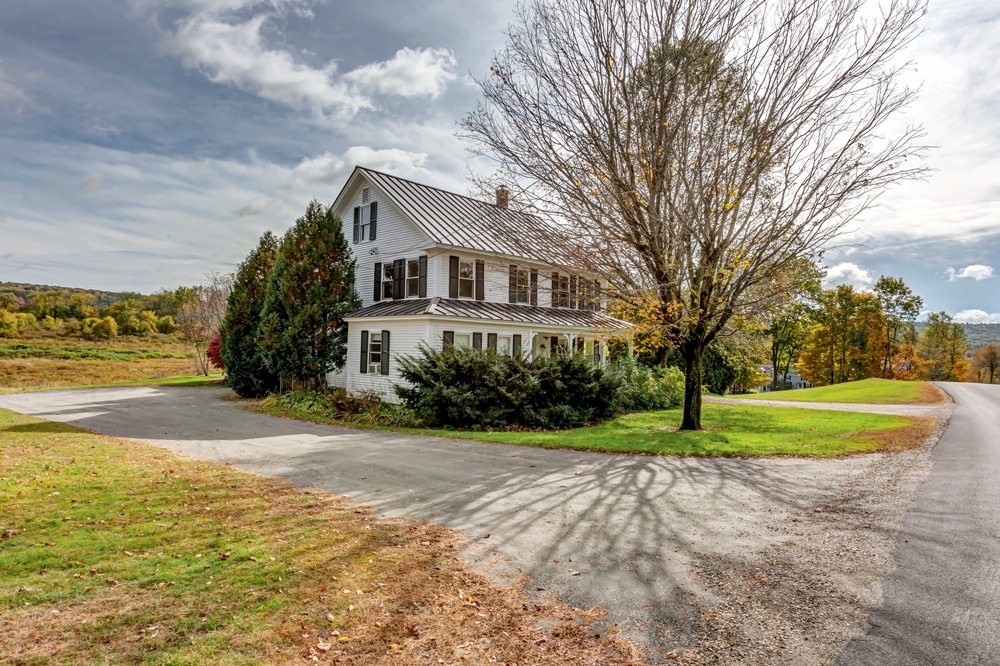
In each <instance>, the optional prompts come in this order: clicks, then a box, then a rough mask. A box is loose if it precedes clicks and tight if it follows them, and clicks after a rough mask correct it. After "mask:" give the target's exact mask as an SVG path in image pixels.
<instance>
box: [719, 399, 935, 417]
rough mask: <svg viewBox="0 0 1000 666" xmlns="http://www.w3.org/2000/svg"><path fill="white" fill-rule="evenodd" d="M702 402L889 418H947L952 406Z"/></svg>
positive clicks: (755, 401)
mask: <svg viewBox="0 0 1000 666" xmlns="http://www.w3.org/2000/svg"><path fill="white" fill-rule="evenodd" d="M702 401H704V402H717V403H722V404H725V405H760V406H763V407H789V408H792V407H798V408H800V409H823V410H828V411H833V412H865V413H867V414H888V415H890V416H937V417H939V418H948V417H949V416H950V415H951V412H952V410H953V409H954V405H953V404H952V402H951V401H950V400H949V401H948V402H946V403H943V404H940V405H912V404H906V403H903V404H887V405H873V404H867V403H857V402H797V401H795V400H758V399H756V398H755V399H753V400H748V399H743V398H722V397H718V396H703V397H702Z"/></svg>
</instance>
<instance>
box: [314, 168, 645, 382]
mask: <svg viewBox="0 0 1000 666" xmlns="http://www.w3.org/2000/svg"><path fill="white" fill-rule="evenodd" d="M334 212H335V214H337V215H338V216H339V217H340V218H341V219H342V220H344V223H345V227H347V226H350V228H349V229H348V230H347V233H348V236H349V238H351V240H352V242H353V245H352V249H353V251H354V255H355V257H356V259H357V267H356V272H355V276H356V277H355V280H356V283H355V288H356V290H357V292H358V294H359V295H360V297H361V299H362V301H363V306H362V308H361V309H360V310H358V311H356V312H353V313H351V314H350V315H348V316H347V317H346V320H347V323H348V335H347V340H348V341H347V349H348V352H347V364H346V366H345V368H344V369H343V370H342V371H340V372H332V373H330V374H329V375H328V376H327V381H328V383H329V385H331V386H336V387H342V388H345V389H347V390H348V391H349V392H355V391H374V392H376V393H379V394H381V395H382V397H383V399H385V400H387V401H395V400H396V397H395V393H394V392H393V391H392V386H393V385H394V384H395V383H397V382H398V381H400V377H399V374H398V363H397V362H396V359H397V358H398V357H399V356H403V355H415V354H417V352H418V350H419V347H420V345H426V346H429V347H440V346H441V345H449V344H450V345H456V346H460V347H472V348H475V349H483V348H490V349H494V350H496V352H497V353H498V354H521V355H525V356H527V357H534V356H538V355H547V354H552V353H565V352H569V351H570V350H572V351H574V352H580V353H584V354H586V355H587V356H589V357H590V358H591V359H592V360H593V362H594V363H596V364H603V363H604V361H605V356H606V346H605V340H606V337H607V336H608V335H614V334H620V333H621V332H623V331H624V330H625V329H627V328H628V327H629V326H630V324H628V323H626V322H624V321H621V320H619V319H615V318H613V317H610V316H608V315H607V314H605V313H604V305H605V302H604V301H605V297H604V294H605V287H606V285H604V284H602V283H601V282H600V281H599V280H597V279H595V278H593V277H589V276H587V275H585V274H582V273H580V272H573V271H566V270H565V269H560V268H556V267H555V265H554V263H555V262H554V261H553V259H554V258H555V257H557V256H560V255H559V249H558V248H557V247H555V246H554V245H553V244H552V242H551V240H550V239H549V238H547V235H546V233H545V229H544V227H543V225H542V223H541V222H540V221H539V220H538V219H537V218H535V217H533V216H530V215H525V214H522V213H517V212H515V211H512V210H509V209H508V208H507V191H506V190H505V189H500V190H498V191H497V200H496V202H495V203H486V202H483V201H478V200H476V199H472V198H470V197H466V196H462V195H459V194H454V193H452V192H446V191H444V190H440V189H438V188H435V187H430V186H428V185H421V184H419V183H414V182H412V181H409V180H405V179H402V178H397V177H395V176H391V175H389V174H385V173H380V172H378V171H373V170H371V169H365V168H362V167H356V168H355V169H354V172H353V173H352V174H351V176H350V178H349V179H348V180H347V184H346V185H344V188H343V190H341V192H340V194H339V195H338V196H337V199H336V200H335V201H334ZM525 248H530V249H527V250H526V249H525ZM546 258H548V260H547V259H546ZM559 265H565V264H564V262H559Z"/></svg>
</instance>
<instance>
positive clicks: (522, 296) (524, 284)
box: [514, 268, 531, 305]
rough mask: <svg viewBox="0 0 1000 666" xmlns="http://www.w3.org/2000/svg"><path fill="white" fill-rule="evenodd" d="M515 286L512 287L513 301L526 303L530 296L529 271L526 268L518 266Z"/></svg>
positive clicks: (528, 301)
mask: <svg viewBox="0 0 1000 666" xmlns="http://www.w3.org/2000/svg"><path fill="white" fill-rule="evenodd" d="M516 270H517V276H516V278H515V280H516V286H515V289H514V302H515V303H523V304H525V305H527V304H528V303H530V298H531V271H530V270H528V269H527V268H518V269H516Z"/></svg>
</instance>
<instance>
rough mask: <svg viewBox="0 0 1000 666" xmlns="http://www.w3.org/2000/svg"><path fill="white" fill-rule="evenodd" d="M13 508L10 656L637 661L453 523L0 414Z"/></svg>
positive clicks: (2, 650) (6, 629) (2, 499)
mask: <svg viewBox="0 0 1000 666" xmlns="http://www.w3.org/2000/svg"><path fill="white" fill-rule="evenodd" d="M0 507H2V513H0V661H2V662H3V663H10V664H41V663H45V664H84V663H86V664H96V663H116V664H118V663H121V664H145V663H149V664H153V663H155V664H206V663H211V664H261V663H292V662H303V661H305V660H308V661H309V662H311V661H313V660H314V658H315V660H317V661H319V662H321V663H334V662H339V663H352V664H404V665H409V664H429V663H434V664H436V663H457V662H466V663H482V662H489V663H494V660H495V661H496V662H499V663H504V662H509V663H518V664H528V663H537V664H540V663H546V664H584V663H587V664H590V663H610V664H623V663H627V662H629V661H631V662H632V663H636V664H637V663H639V661H638V660H637V659H636V657H635V654H634V653H633V652H632V648H631V647H630V646H629V645H628V644H626V643H624V642H621V641H619V640H618V639H616V638H614V637H613V636H612V638H600V639H598V638H595V637H593V636H591V635H589V633H588V626H590V624H591V623H592V622H593V621H594V620H595V619H596V617H597V613H583V612H577V611H575V610H572V609H569V608H567V607H564V606H559V605H555V604H537V603H535V602H532V601H531V600H529V599H528V598H527V597H525V596H524V595H523V593H522V592H520V591H518V590H511V589H506V588H501V587H498V586H496V585H494V584H492V583H491V582H490V581H488V580H487V579H486V578H484V577H483V576H481V575H479V574H476V573H473V572H470V571H468V570H466V569H464V568H463V567H462V565H461V564H460V562H459V561H458V560H457V558H456V557H455V555H454V553H455V550H454V549H455V547H456V546H457V545H458V542H457V540H456V538H455V536H454V535H453V533H452V532H450V531H449V530H446V529H444V528H441V527H437V526H434V525H429V524H424V523H417V522H410V521H403V520H396V521H385V520H380V519H376V518H374V517H373V516H372V515H371V514H370V513H369V512H368V511H366V510H364V509H361V508H359V507H357V506H356V505H352V504H350V503H348V502H347V501H346V500H344V499H342V498H339V497H336V496H333V495H331V494H329V493H325V492H321V491H309V492H305V491H299V490H296V489H295V488H294V487H293V486H291V485H289V484H287V483H284V482H281V481H278V480H276V479H272V478H269V477H263V476H258V475H254V474H249V473H245V472H241V471H238V470H235V469H233V468H232V467H229V466H226V465H220V464H214V463H201V462H196V461H192V460H188V459H184V458H181V457H179V456H177V455H174V454H172V453H170V452H168V451H165V450H163V449H160V448H158V447H155V446H152V445H147V444H144V443H139V442H133V441H128V440H120V439H115V438H111V437H105V436H101V435H96V434H92V433H88V432H84V431H81V430H78V429H76V428H73V427H71V426H68V425H64V424H60V423H53V422H48V421H42V420H40V419H36V418H32V417H26V416H21V415H17V414H14V413H12V412H8V411H5V410H0ZM543 619H544V622H540V621H541V620H543ZM541 627H546V628H544V629H542V628H541ZM439 660H441V661H439Z"/></svg>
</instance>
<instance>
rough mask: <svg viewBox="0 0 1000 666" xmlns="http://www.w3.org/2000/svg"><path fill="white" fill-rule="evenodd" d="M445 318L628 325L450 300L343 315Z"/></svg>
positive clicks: (586, 313) (579, 314) (391, 304)
mask: <svg viewBox="0 0 1000 666" xmlns="http://www.w3.org/2000/svg"><path fill="white" fill-rule="evenodd" d="M422 314H427V315H446V316H452V317H465V318H469V319H493V320H496V321H507V322H514V323H528V324H547V325H552V326H576V327H580V328H603V329H614V330H617V329H623V328H631V326H632V325H631V324H629V323H628V322H624V321H622V320H620V319H615V318H614V317H609V316H608V315H606V314H604V313H601V312H592V311H590V310H569V309H565V308H544V307H539V306H537V305H515V304H512V303H491V302H489V301H465V300H456V299H452V298H418V299H408V300H400V301H383V302H381V303H376V304H375V305H370V306H368V307H367V308H363V309H361V310H358V311H357V312H352V313H351V314H349V315H347V316H348V317H349V318H353V317H402V316H408V315H410V316H412V315H422Z"/></svg>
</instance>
